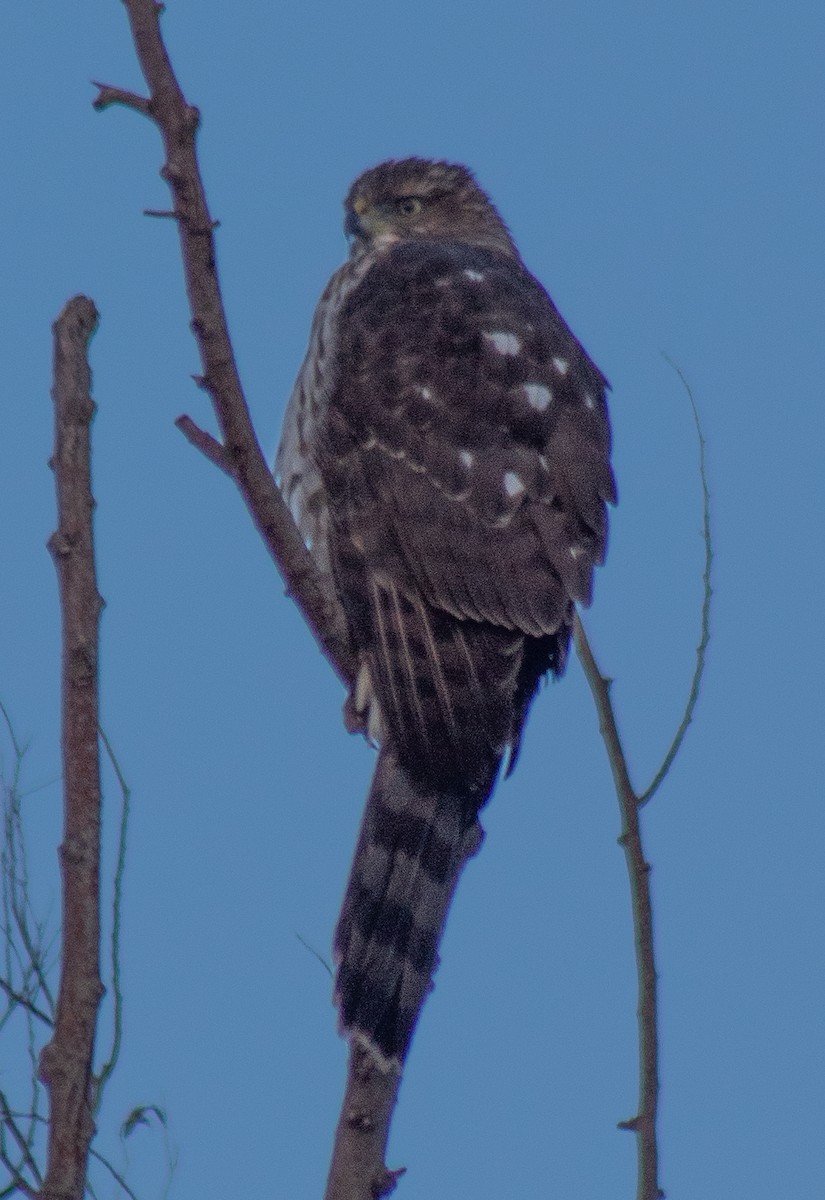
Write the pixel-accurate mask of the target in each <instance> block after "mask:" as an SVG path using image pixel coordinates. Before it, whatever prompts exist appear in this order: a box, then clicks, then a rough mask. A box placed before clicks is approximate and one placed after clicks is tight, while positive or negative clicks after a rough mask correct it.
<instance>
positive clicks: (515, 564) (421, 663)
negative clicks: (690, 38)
mask: <svg viewBox="0 0 825 1200" xmlns="http://www.w3.org/2000/svg"><path fill="white" fill-rule="evenodd" d="M344 207H345V222H344V226H345V231H346V234H347V236H348V239H349V243H350V254H349V258H348V259H347V261H346V262H345V263H344V265H343V266H342V267H341V268H340V269H339V270H338V271H336V272H335V274H334V275H333V276H332V278H331V280H330V282H329V284H328V285H327V288H326V290H325V291H324V293H323V295H322V297H321V300H320V302H319V304H318V308H317V310H316V313H315V317H314V320H313V323H312V330H311V333H310V340H309V349H308V351H307V354H306V358H305V360H304V363H303V365H302V367H301V370H300V373H299V375H298V379H297V382H296V384H295V388H294V391H293V394H292V397H291V400H290V403H289V406H288V409H287V414H286V418H285V423H284V430H283V435H282V440H281V445H280V449H279V451H278V457H277V462H276V474H277V477H278V480H279V484H280V487H281V490H282V492H283V495H284V497H285V499H286V501H287V503H288V504H289V506H290V509H291V511H292V514H293V516H294V518H295V520H296V523H297V525H298V527H299V529H300V531H301V533H302V535H303V537H304V539H305V541H306V544H307V545H308V547H309V548H310V550H311V552H312V554H313V556H314V558H315V561H316V564H317V566H318V569H319V571H320V573H321V576H322V579H323V580H324V583H325V586H326V589H327V595H328V598H329V601H330V606H331V611H332V612H333V613H334V615H335V619H336V620H337V622H338V624H339V627H340V628H341V630H342V631H344V632H345V634H346V636H347V637H348V638H349V641H350V644H351V646H352V648H353V650H354V652H355V656H356V659H357V662H358V666H359V669H358V675H357V680H356V683H355V685H354V687H353V691H352V695H351V697H350V700H349V702H348V707H349V714H350V721H351V722H355V723H357V724H359V725H360V727H361V728H362V729H363V730H364V731H365V732H366V733H367V734H368V736H369V738H370V739H371V740H372V741H373V742H374V743H375V744H376V745H377V746H378V747H379V753H378V762H377V765H376V770H375V775H374V778H373V782H372V785H371V789H370V792H369V796H368V798H367V803H366V810H365V814H364V818H363V823H362V828H361V833H360V836H359V840H358V845H357V848H356V852H355V858H354V862H353V865H352V870H351V874H350V879H349V883H348V885H347V890H346V894H345V898H344V902H343V908H342V911H341V916H340V919H339V922H338V927H337V931H336V934H335V947H334V948H335V958H336V964H337V975H336V985H335V992H336V1000H337V1003H338V1006H339V1010H340V1017H341V1024H342V1027H343V1029H344V1030H345V1031H346V1032H347V1033H348V1034H349V1035H350V1036H352V1037H355V1038H357V1039H358V1040H360V1041H361V1042H362V1043H363V1044H365V1045H367V1046H368V1047H369V1048H370V1049H371V1050H372V1051H373V1052H374V1055H375V1057H376V1059H377V1060H378V1061H379V1062H381V1063H384V1064H390V1063H396V1064H401V1063H402V1062H403V1060H404V1058H405V1056H406V1053H407V1051H408V1048H409V1043H410V1039H411V1037H412V1033H413V1031H414V1028H415V1025H416V1022H417V1020H418V1016H419V1013H420V1010H421V1007H422V1004H423V1002H424V999H425V997H426V995H427V992H428V991H429V989H430V987H431V981H432V974H433V971H434V969H435V966H436V962H437V953H438V945H439V941H440V938H441V933H442V928H443V925H444V922H445V919H446V915H447V910H448V908H449V904H450V900H451V898H452V894H453V891H454V888H455V885H456V883H457V880H458V876H459V874H460V872H461V869H462V867H463V865H464V863H465V861H466V860H467V858H468V857H469V856H470V855H471V854H472V853H474V852H475V850H476V849H477V848H478V845H479V844H480V840H481V829H480V825H479V822H478V814H479V811H480V809H481V808H482V807H483V805H484V804H485V803H486V802H487V800H488V799H489V797H490V794H491V792H492V790H493V787H494V784H495V782H496V779H497V777H498V775H499V773H500V769H501V767H502V763H505V764H506V765H507V767H508V769H512V766H513V764H514V762H515V759H516V756H517V753H518V748H519V742H520V739H521V735H522V730H523V727H524V722H525V719H526V717H527V712H528V709H529V707H530V704H531V701H532V700H533V697H534V695H535V693H536V690H537V687H538V684H539V681H540V680H541V678H542V677H543V676H544V675H545V674H547V673H548V672H549V673H552V674H554V675H560V674H561V673H562V672H563V671H564V668H565V663H566V659H567V654H568V648H569V644H570V636H571V628H572V622H573V612H574V604H576V603H579V604H583V605H586V604H588V603H589V602H590V599H591V592H592V584H593V570H594V567H595V566H596V565H598V564H600V563H601V562H602V561H603V560H604V556H605V549H606V543H607V511H606V503H614V502H615V500H616V489H615V482H614V477H613V472H612V470H611V466H610V441H611V436H610V425H609V420H608V415H607V408H606V402H605V393H606V390H607V381H606V379H605V377H604V376H603V375H602V373H601V372H600V371H599V369H598V368H597V367H596V366H595V365H594V363H593V362H592V361H591V359H590V358H589V357H588V355H587V354H586V353H585V351H584V349H583V348H582V346H581V345H580V344H579V342H578V341H577V340H576V338H575V337H574V336H573V334H572V333H571V332H570V330H569V328H568V327H567V325H566V324H565V322H564V320H563V319H562V317H561V316H560V314H559V312H558V310H557V309H556V307H555V305H554V304H553V302H552V300H551V299H550V297H549V296H548V294H547V292H546V291H545V290H544V288H543V287H542V285H541V284H540V283H539V282H538V281H537V280H536V279H535V278H534V277H533V276H532V275H531V274H530V273H529V271H528V270H527V268H526V267H525V265H524V263H523V262H522V259H521V256H520V255H519V252H518V249H517V248H516V245H515V243H514V241H513V238H512V237H511V235H510V233H509V231H508V229H507V227H506V225H505V224H504V222H503V220H502V219H501V217H500V216H499V213H498V211H497V210H496V208H495V206H494V205H493V203H492V201H491V200H490V199H489V197H488V196H487V195H486V194H485V192H484V191H483V190H482V189H481V187H480V186H479V185H478V183H477V182H476V180H475V178H474V176H473V175H472V173H471V172H470V171H469V170H468V169H467V168H466V167H464V166H460V165H456V164H452V163H446V162H436V161H430V160H426V159H420V158H407V159H401V160H394V161H390V162H385V163H382V164H380V165H379V166H377V167H373V168H372V169H370V170H368V171H366V172H364V174H362V175H361V176H360V177H359V178H358V179H357V180H356V181H355V183H354V184H353V185H352V188H351V189H350V192H349V194H348V196H347V198H346V201H345V206H344Z"/></svg>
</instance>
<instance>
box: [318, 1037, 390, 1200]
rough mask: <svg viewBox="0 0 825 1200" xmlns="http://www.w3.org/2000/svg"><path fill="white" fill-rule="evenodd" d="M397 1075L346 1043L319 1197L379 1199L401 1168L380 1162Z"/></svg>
mask: <svg viewBox="0 0 825 1200" xmlns="http://www.w3.org/2000/svg"><path fill="white" fill-rule="evenodd" d="M400 1083H401V1073H400V1071H399V1070H398V1069H396V1068H394V1067H390V1069H389V1070H386V1071H384V1070H381V1069H380V1068H379V1067H378V1066H377V1065H376V1062H375V1059H374V1058H373V1057H372V1055H371V1054H370V1053H369V1051H368V1050H365V1049H364V1047H362V1046H360V1045H359V1044H358V1043H357V1042H356V1041H353V1042H351V1043H350V1048H349V1069H348V1071H347V1088H346V1092H345V1094H344V1100H343V1103H342V1105H341V1115H340V1117H339V1119H338V1128H337V1129H336V1131H335V1145H334V1147H333V1151H332V1162H331V1164H330V1169H329V1178H328V1180H327V1189H326V1192H325V1193H324V1200H380V1197H382V1196H389V1195H390V1193H391V1192H393V1191H394V1190H395V1185H396V1182H397V1181H398V1178H399V1177H400V1176H401V1175H403V1174H404V1170H403V1169H402V1170H399V1171H390V1170H389V1169H388V1168H387V1167H386V1166H385V1165H384V1155H385V1153H386V1149H387V1139H388V1138H389V1132H390V1121H391V1120H392V1112H393V1109H394V1108H395V1101H396V1098H397V1096H398V1088H399V1085H400Z"/></svg>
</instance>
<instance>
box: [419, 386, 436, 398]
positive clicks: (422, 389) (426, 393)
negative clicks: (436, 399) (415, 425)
mask: <svg viewBox="0 0 825 1200" xmlns="http://www.w3.org/2000/svg"><path fill="white" fill-rule="evenodd" d="M418 394H419V396H423V398H424V399H425V400H432V398H433V394H432V392H431V391H430V389H429V388H428V387H419V389H418Z"/></svg>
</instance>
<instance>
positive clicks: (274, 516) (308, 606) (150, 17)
mask: <svg viewBox="0 0 825 1200" xmlns="http://www.w3.org/2000/svg"><path fill="white" fill-rule="evenodd" d="M124 6H125V8H126V12H127V15H128V19H129V24H130V26H131V30H132V38H133V40H134V44H135V49H136V51H137V56H138V60H139V62H140V67H141V70H142V72H143V76H144V78H145V80H146V84H147V86H148V89H149V98H148V99H145V98H144V97H142V96H137V95H135V94H134V93H133V92H128V91H125V90H124V89H122V88H118V87H113V86H111V85H110V84H98V85H97V86H98V88H99V93H98V96H97V97H96V99H95V101H94V105H95V107H96V108H98V109H103V108H107V107H109V106H110V105H112V104H121V105H125V106H126V107H127V108H131V109H133V110H135V111H136V112H139V113H141V114H142V115H144V116H148V117H149V118H150V119H151V120H152V121H154V123H155V124H156V126H157V128H158V129H159V131H160V133H161V136H162V138H163V144H164V149H165V153H166V162H165V163H164V166H163V167H162V169H161V175H162V177H163V178H164V179H165V180H166V182H167V183H168V185H169V187H170V189H171V192H172V197H173V204H174V213H173V215H174V216H175V218H176V219H177V223H178V230H179V233H180V240H181V252H182V256H183V265H184V274H185V278H186V290H187V295H188V297H189V307H190V311H191V314H192V331H193V333H194V335H195V338H196V340H197V343H198V348H199V350H200V356H201V361H202V364H203V376H202V379H201V380H200V381H199V382H200V383H201V386H202V387H204V388H205V389H206V391H207V392H208V393H209V395H210V397H211V399H212V404H213V407H214V410H215V415H216V417H217V420H218V426H219V428H220V431H221V437H222V441H223V445H222V447H221V453H220V454H219V453H218V452H217V445H216V444H214V439H210V437H209V435H208V434H206V433H204V431H203V430H200V429H199V428H198V426H197V425H196V424H195V422H194V421H192V420H191V418H189V417H181V418H180V419H179V420H178V426H179V428H182V429H183V431H184V433H185V435H186V437H187V438H188V439H189V441H190V442H192V443H193V444H194V445H196V446H197V447H198V448H199V449H200V450H201V451H203V452H204V453H205V454H206V456H207V457H208V458H209V459H210V460H211V461H212V462H215V463H216V464H217V465H218V466H220V467H221V469H222V470H224V471H227V472H228V473H230V474H231V475H232V477H233V479H234V480H235V482H236V484H237V486H238V488H239V490H240V492H241V495H242V496H243V499H244V501H245V503H246V506H247V508H248V509H249V512H250V515H251V516H252V520H253V521H254V523H255V526H256V527H257V529H258V532H259V533H260V535H261V537H262V538H263V540H264V543H265V545H266V546H267V548H268V550H269V552H270V554H271V555H272V557H273V559H274V560H275V564H276V566H277V567H278V570H279V571H280V573H281V576H282V578H283V579H284V582H285V584H286V590H287V594H288V595H290V596H291V597H292V598H293V599H294V600H295V602H296V604H297V605H298V607H299V608H300V610H301V613H302V614H303V616H304V619H305V620H306V622H307V624H308V625H309V627H310V629H311V630H312V633H313V635H314V636H315V639H316V641H317V642H318V645H319V647H320V649H321V652H322V653H323V654H324V656H325V658H326V659H327V660H328V662H329V663H330V664H331V665H332V667H333V669H334V670H335V672H336V674H337V675H338V676H339V678H340V679H341V680H342V681H343V682H344V683H345V684H346V685H347V686H349V685H350V684H351V682H352V680H353V678H354V674H355V667H354V660H353V657H352V652H351V650H350V647H349V645H348V644H347V642H346V639H345V635H344V633H343V631H342V630H341V629H339V628H338V626H337V624H336V622H335V621H334V619H333V618H332V615H331V614H330V612H329V607H328V604H327V601H326V598H325V595H324V591H323V589H322V587H321V586H320V585H319V580H318V573H317V570H316V568H315V565H314V563H313V562H312V559H311V557H310V555H309V552H308V551H307V548H306V546H305V545H304V542H303V539H302V538H301V535H300V534H299V533H298V530H297V529H296V527H295V523H294V522H293V520H292V517H291V515H290V512H289V509H288V508H287V506H286V504H285V503H284V501H283V499H282V497H281V494H280V492H279V491H278V488H277V487H276V485H275V481H274V479H273V477H272V472H271V470H270V468H269V466H268V465H267V463H266V460H265V459H264V456H263V453H262V451H261V448H260V445H259V444H258V440H257V438H256V436H255V432H254V430H253V428H252V421H251V419H250V416H249V408H248V406H247V403H246V398H245V396H244V393H243V389H242V387H241V382H240V379H239V377H238V370H237V366H236V363H235V356H234V352H233V349H232V345H231V342H230V339H229V333H228V329H227V324H226V314H225V312H224V307H223V300H222V297H221V292H220V286H219V282H218V276H217V270H216V265H215V241H214V236H213V231H214V229H215V225H216V222H215V221H213V219H212V217H211V216H210V213H209V209H208V206H207V203H206V195H205V192H204V188H203V182H202V180H201V176H200V169H199V166H198V161H197V156H196V150H195V138H196V133H197V129H198V123H199V120H200V114H199V112H198V110H197V109H196V108H194V107H193V106H192V105H190V104H188V103H187V101H186V99H185V98H184V95H183V93H182V91H181V89H180V86H179V84H178V81H177V79H176V77H175V73H174V71H173V69H172V65H171V63H170V62H169V57H168V55H167V53H166V47H165V46H164V44H163V39H162V36H161V32H160V24H159V19H160V13H161V11H162V6H161V5H159V4H157V3H155V0H124Z"/></svg>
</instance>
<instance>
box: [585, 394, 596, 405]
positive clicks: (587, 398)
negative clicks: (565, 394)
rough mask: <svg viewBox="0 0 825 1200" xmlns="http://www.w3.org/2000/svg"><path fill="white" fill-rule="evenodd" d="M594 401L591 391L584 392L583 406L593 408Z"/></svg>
mask: <svg viewBox="0 0 825 1200" xmlns="http://www.w3.org/2000/svg"><path fill="white" fill-rule="evenodd" d="M595 403H596V401H595V400H594V399H593V396H592V395H591V393H590V392H585V393H584V407H585V408H593V407H594V405H595Z"/></svg>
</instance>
